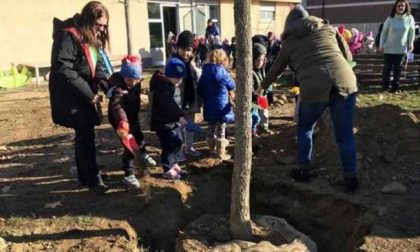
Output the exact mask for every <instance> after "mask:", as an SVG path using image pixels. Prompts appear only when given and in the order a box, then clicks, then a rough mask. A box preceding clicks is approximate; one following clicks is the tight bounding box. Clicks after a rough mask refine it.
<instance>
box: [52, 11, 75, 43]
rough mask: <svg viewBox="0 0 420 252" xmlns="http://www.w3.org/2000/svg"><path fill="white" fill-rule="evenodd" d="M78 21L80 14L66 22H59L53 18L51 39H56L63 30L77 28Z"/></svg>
mask: <svg viewBox="0 0 420 252" xmlns="http://www.w3.org/2000/svg"><path fill="white" fill-rule="evenodd" d="M79 20H80V14H76V15H74V16H73V17H71V18H68V19H66V20H60V19H58V18H56V17H55V18H54V19H53V39H56V38H57V37H58V36H59V34H60V33H61V32H62V31H63V29H65V28H69V27H78V22H79Z"/></svg>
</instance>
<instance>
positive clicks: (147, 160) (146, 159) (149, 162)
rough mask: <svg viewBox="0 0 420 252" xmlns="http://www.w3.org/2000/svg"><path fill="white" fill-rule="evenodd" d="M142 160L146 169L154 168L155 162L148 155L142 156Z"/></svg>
mask: <svg viewBox="0 0 420 252" xmlns="http://www.w3.org/2000/svg"><path fill="white" fill-rule="evenodd" d="M142 160H143V162H144V164H145V165H146V166H147V167H153V166H156V161H155V160H154V159H153V158H152V157H151V156H150V155H149V154H146V153H145V154H143V155H142Z"/></svg>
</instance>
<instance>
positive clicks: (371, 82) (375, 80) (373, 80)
mask: <svg viewBox="0 0 420 252" xmlns="http://www.w3.org/2000/svg"><path fill="white" fill-rule="evenodd" d="M357 82H358V83H359V84H360V85H382V79H381V78H371V79H363V80H359V79H358V80H357ZM400 83H401V84H417V83H418V79H404V78H401V79H400Z"/></svg>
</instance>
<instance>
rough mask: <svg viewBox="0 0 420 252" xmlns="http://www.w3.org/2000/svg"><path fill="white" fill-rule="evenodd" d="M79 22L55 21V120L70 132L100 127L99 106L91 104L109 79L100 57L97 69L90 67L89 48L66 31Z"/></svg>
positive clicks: (51, 87) (52, 77) (52, 97)
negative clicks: (71, 129) (101, 82)
mask: <svg viewBox="0 0 420 252" xmlns="http://www.w3.org/2000/svg"><path fill="white" fill-rule="evenodd" d="M77 18H78V17H77V16H75V17H74V18H71V19H68V20H66V21H64V22H61V21H58V20H57V19H55V20H54V34H53V39H54V42H53V46H52V53H51V73H50V79H49V91H50V102H51V113H52V120H53V122H54V123H56V124H59V125H62V126H65V127H69V128H77V127H84V126H88V125H90V126H91V125H99V123H100V114H101V111H100V106H95V105H94V104H92V103H91V100H92V98H93V97H94V96H95V94H97V92H98V87H97V84H96V83H98V82H99V81H100V80H105V79H106V74H105V72H104V69H103V64H102V60H101V58H100V55H99V53H98V60H97V62H96V68H95V67H94V66H93V65H92V64H89V63H88V59H87V58H88V57H87V56H86V55H87V53H88V52H87V51H88V50H86V49H87V48H88V45H87V44H86V43H83V42H80V40H79V37H78V36H77V35H76V34H74V33H72V32H71V31H69V30H68V29H64V28H69V27H76V25H75V24H76V20H77ZM73 29H74V28H73Z"/></svg>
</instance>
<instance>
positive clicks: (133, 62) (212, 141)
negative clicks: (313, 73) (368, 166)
mask: <svg viewBox="0 0 420 252" xmlns="http://www.w3.org/2000/svg"><path fill="white" fill-rule="evenodd" d="M193 46H194V35H193V34H192V33H191V32H190V31H183V32H182V33H180V34H179V35H178V38H177V42H176V46H175V49H174V52H173V54H172V56H171V57H170V58H169V59H168V61H167V63H166V65H165V69H164V71H163V72H162V71H160V70H158V71H156V72H155V73H154V74H153V76H152V78H151V80H150V93H149V106H150V112H151V121H150V129H151V131H154V132H155V133H156V134H157V136H158V138H159V141H160V145H161V163H162V167H163V176H164V177H165V178H167V179H173V180H177V179H180V178H181V177H182V176H183V175H184V174H185V171H183V170H182V169H181V166H180V165H179V163H180V162H183V161H185V160H186V156H185V154H186V155H189V156H200V155H201V153H200V152H199V151H198V150H196V149H195V148H194V146H193V142H194V133H195V132H201V131H202V129H201V127H200V126H198V125H197V124H195V123H194V121H195V118H194V117H195V115H196V114H197V113H201V107H202V108H203V117H204V120H205V121H206V122H207V124H208V131H207V143H208V147H209V150H210V153H211V154H212V155H216V156H217V157H218V158H220V159H222V160H228V159H230V158H231V156H230V155H229V154H228V153H227V146H228V145H229V141H228V140H227V137H226V126H227V124H229V123H233V122H234V120H235V117H234V112H233V102H232V101H233V100H234V97H235V94H234V90H235V82H234V81H233V79H232V77H231V76H230V73H229V72H228V67H229V61H230V57H229V56H228V54H227V53H226V51H225V50H223V48H219V49H216V48H215V49H212V50H210V51H208V53H207V54H206V60H205V62H204V63H203V64H202V66H201V68H200V67H198V66H197V64H196V62H195V60H194V57H195V56H197V54H195V53H194V48H193ZM266 54H267V49H266V47H265V46H264V45H261V44H258V43H256V44H254V45H253V66H254V68H253V89H254V92H253V104H254V106H253V108H252V111H250V113H251V114H252V135H253V136H257V135H258V134H257V133H258V132H257V129H258V128H257V126H258V125H261V126H262V127H261V130H263V131H265V132H269V131H270V130H269V128H268V118H269V113H268V107H267V106H264V107H261V105H259V101H260V100H261V99H260V98H264V96H262V94H259V93H257V91H258V90H259V89H260V83H261V81H262V80H263V78H264V77H265V64H266ZM142 78H143V76H142V68H141V62H140V59H139V57H137V56H132V55H128V56H126V57H124V58H123V59H122V66H121V71H120V72H116V73H114V74H113V75H112V76H111V77H110V78H109V83H110V86H111V88H110V89H109V90H108V92H107V93H108V96H109V97H110V102H109V111H108V115H109V122H110V123H111V125H112V126H113V128H114V129H115V131H116V132H117V134H118V136H119V137H120V139H121V142H122V143H123V145H124V148H125V150H124V154H123V170H124V172H125V176H124V180H123V182H124V184H126V185H127V186H128V187H131V188H138V187H139V186H140V185H139V182H138V180H137V178H136V177H135V174H134V159H135V158H139V159H140V161H142V162H144V164H145V165H148V166H155V165H156V162H155V161H154V160H153V159H152V158H151V157H150V156H149V155H148V154H147V153H146V149H145V146H144V136H143V134H142V132H141V128H140V125H139V120H138V114H139V109H140V98H139V97H140V83H141V80H142ZM127 138H131V139H135V141H134V142H135V143H137V144H138V147H137V146H133V145H131V146H130V145H128V146H127V143H126V140H127ZM127 141H128V140H127ZM183 146H184V148H182V147H183ZM135 148H138V152H137V153H138V154H137V155H136V153H135V152H133V149H135Z"/></svg>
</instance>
